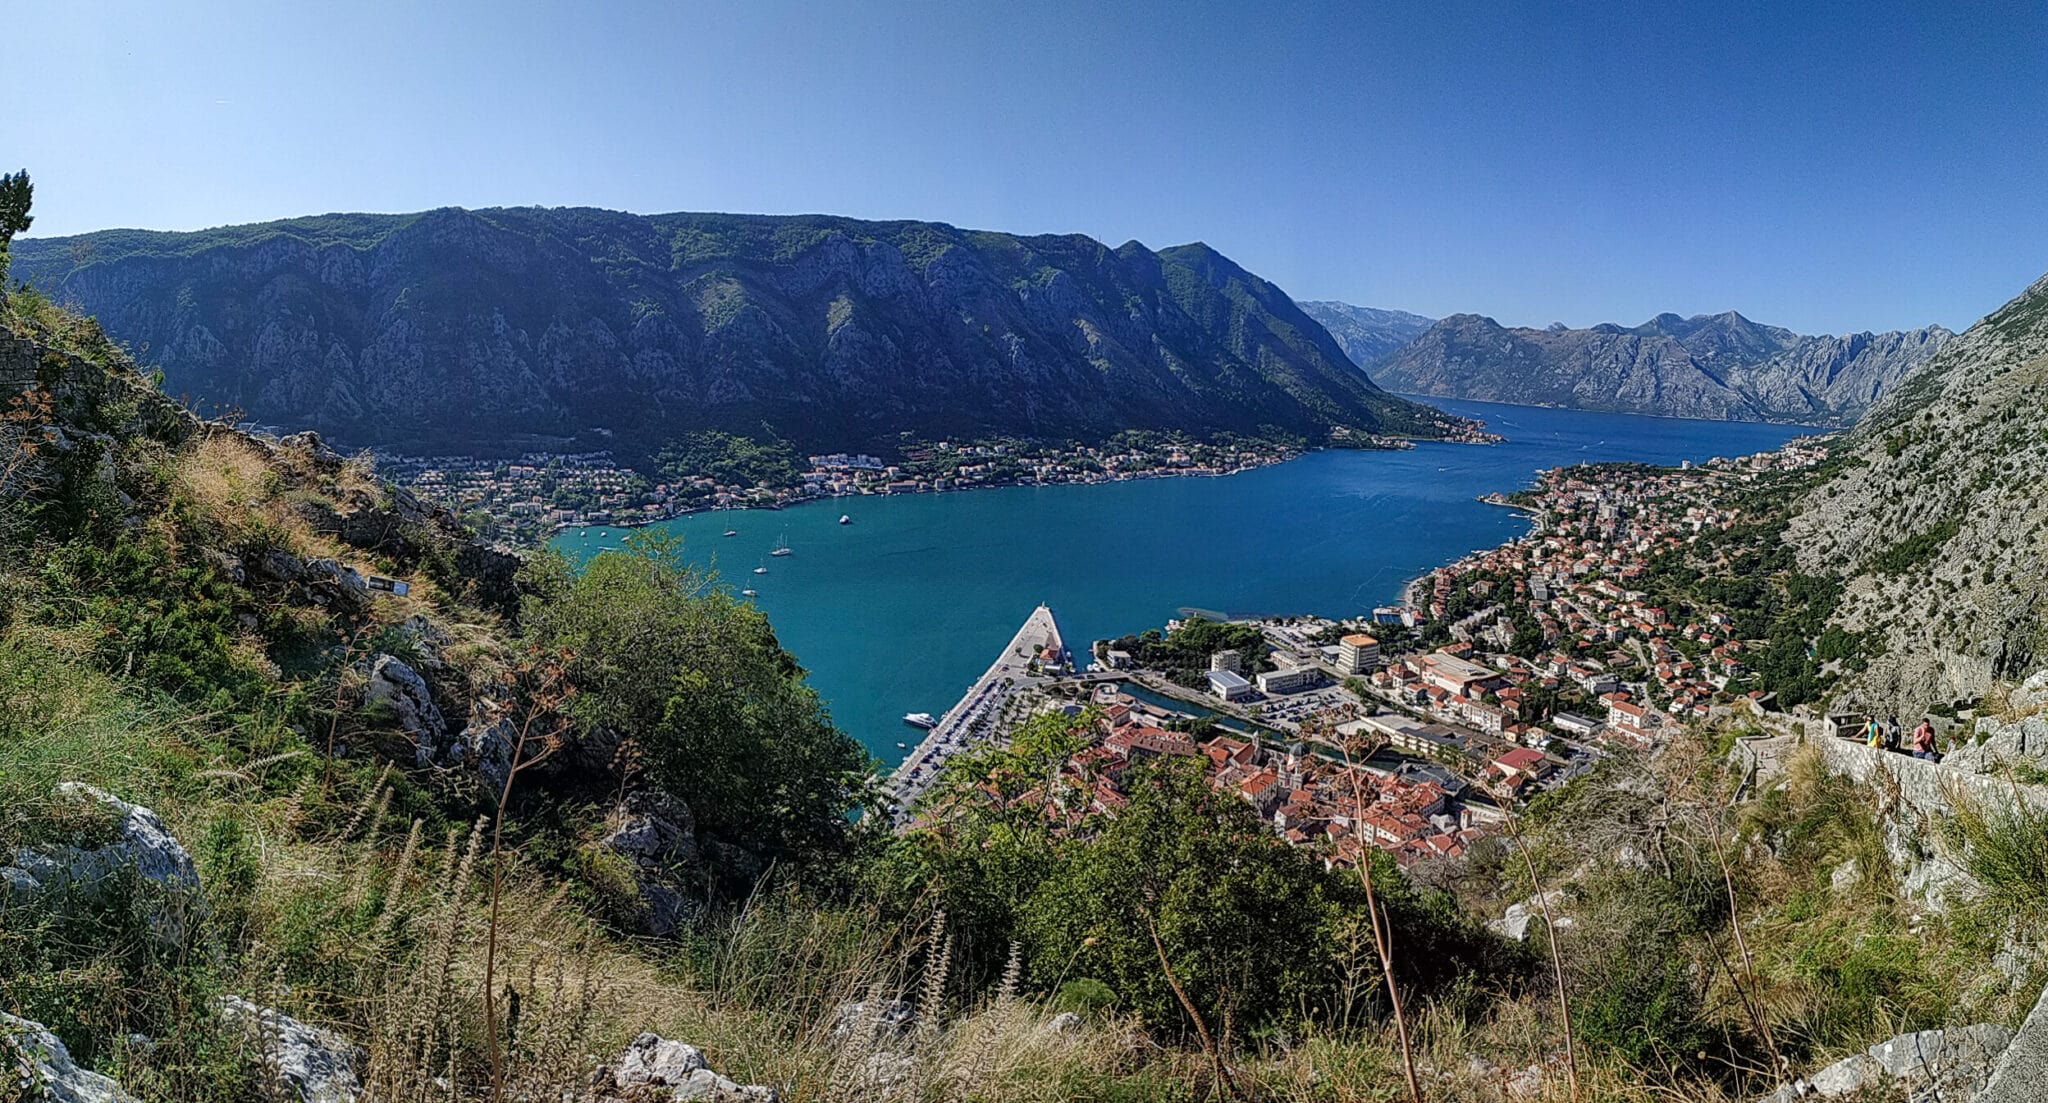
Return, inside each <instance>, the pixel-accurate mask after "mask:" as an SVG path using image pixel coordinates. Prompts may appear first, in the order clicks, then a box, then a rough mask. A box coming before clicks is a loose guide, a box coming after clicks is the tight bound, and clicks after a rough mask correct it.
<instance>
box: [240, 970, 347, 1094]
mask: <svg viewBox="0 0 2048 1103" xmlns="http://www.w3.org/2000/svg"><path fill="white" fill-rule="evenodd" d="M218 1007H219V1008H220V1013H221V1017H222V1018H224V1019H226V1020H227V1021H228V1022H230V1023H233V1024H235V1025H237V1026H240V1027H241V1028H242V1029H243V1030H244V1031H246V1032H247V1033H248V1035H249V1039H250V1041H251V1043H253V1044H254V1045H255V1046H256V1047H257V1048H258V1050H259V1051H260V1052H261V1053H262V1054H263V1061H264V1065H265V1066H266V1067H267V1068H268V1069H269V1070H270V1072H271V1074H272V1076H273V1077H274V1078H275V1080H276V1085H277V1087H278V1088H279V1089H280V1090H281V1091H282V1092H283V1093H284V1094H285V1095H286V1096H288V1097H289V1098H292V1099H297V1100H299V1103H355V1100H356V1099H357V1098H359V1097H360V1096H361V1095H362V1091H363V1089H362V1082H361V1081H360V1079H359V1078H358V1077H357V1075H356V1050H355V1047H354V1046H352V1045H350V1044H349V1043H348V1041H347V1040H346V1039H344V1038H342V1037H340V1036H339V1035H337V1034H334V1033H332V1032H330V1031H326V1030H322V1029H320V1028H318V1027H312V1026H307V1025H306V1024H305V1023H302V1022H300V1021H299V1020H297V1019H294V1018H292V1017H291V1016H289V1015H286V1014H284V1013H283V1012H281V1011H274V1010H272V1009H270V1008H267V1007H259V1006H257V1005H256V1004H253V1003H251V1002H249V1001H248V1000H245V999H243V998H242V997H240V996H223V997H222V998H221V1000H220V1002H219V1004H218Z"/></svg>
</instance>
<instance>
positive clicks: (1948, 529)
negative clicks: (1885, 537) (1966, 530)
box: [1870, 519, 1962, 574]
mask: <svg viewBox="0 0 2048 1103" xmlns="http://www.w3.org/2000/svg"><path fill="white" fill-rule="evenodd" d="M1960 531H1962V522H1960V521H1957V520H1954V519H1951V520H1947V521H1942V522H1940V523H1938V524H1936V525H1935V526H1934V527H1932V528H1929V529H1927V530H1926V531H1924V532H1916V533H1914V534H1913V535H1911V536H1908V537H1906V538H1905V539H1903V540H1900V541H1899V542H1898V543H1896V544H1893V545H1891V546H1890V547H1888V548H1885V549H1884V550H1882V551H1880V552H1878V553H1877V554H1876V555H1873V556H1871V557H1870V569H1871V570H1873V571H1876V572H1878V573H1880V574H1905V573H1906V572H1907V571H1910V570H1912V569H1913V568H1914V567H1917V566H1919V565H1920V564H1922V563H1925V562H1927V561H1928V560H1930V559H1933V558H1934V557H1935V556H1936V555H1937V554H1939V553H1940V551H1941V549H1942V547H1943V546H1944V545H1946V544H1947V543H1948V542H1949V541H1950V540H1953V539H1955V535H1956V533H1958V532H1960Z"/></svg>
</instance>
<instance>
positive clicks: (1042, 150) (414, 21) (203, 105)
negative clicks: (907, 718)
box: [0, 0, 2048, 332]
mask: <svg viewBox="0 0 2048 1103" xmlns="http://www.w3.org/2000/svg"><path fill="white" fill-rule="evenodd" d="M174 9H175V10H174ZM8 21H9V23H10V30H9V36H8V37H9V39H10V41H9V45H8V58H9V69H10V70H11V72H10V78H11V79H9V80H8V82H7V83H8V85H9V87H10V89H11V93H10V99H11V100H12V101H14V102H13V103H11V104H10V106H9V107H8V109H7V110H6V111H5V112H4V113H0V163H4V164H5V167H7V168H13V167H17V166H20V165H26V166H27V167H28V168H29V170H30V172H31V173H32V175H33V176H34V177H35V179H36V183H37V194H36V209H37V222H36V225H35V228H34V232H35V233H36V234H37V235H56V234H65V233H75V232H81V231H86V230H93V229H101V228H106V227H111V226H143V227H151V228H163V229H189V228H196V227H202V226H210V225H219V224H223V223H233V222H251V221H260V220H265V219H271V218H279V217H286V216H291V215H300V214H312V213H319V212H325V211H335V210H372V211H404V210H417V209H421V208H427V207H436V206H448V205H459V206H469V207H481V206H497V205H510V204H528V203H537V204H548V205H592V206H602V207H614V208H621V209H626V210H635V211H644V212H653V211H672V210H726V211H761V212H800V211H822V212H831V213H838V214H847V215H854V216H859V217H869V218H928V219H937V220H941V221H946V222H951V223H955V224H957V225H963V226H973V227H981V228H989V229H999V230H1010V231H1016V232H1022V233H1052V232H1060V233H1065V232H1080V233H1086V234H1090V235H1092V236H1095V237H1098V238H1101V239H1103V240H1105V241H1107V242H1109V243H1111V244H1117V243H1121V242H1123V241H1125V240H1128V239H1131V238H1136V239H1138V240H1140V241H1143V242H1145V243H1146V244H1148V245H1152V246H1155V247H1158V246H1165V245H1171V244H1177V243H1180V242H1184V241H1191V240H1203V241H1207V242H1209V243H1210V244H1211V245H1214V246H1216V247H1217V248H1219V249H1221V250H1223V251H1224V252H1225V253H1227V254H1229V255H1230V256H1232V257H1233V258H1235V259H1236V260H1238V261H1239V262H1240V263H1242V264H1244V265H1245V266H1246V267H1248V268H1250V269H1251V270H1253V271H1255V272H1258V273H1260V274H1261V275H1264V276H1266V277H1268V278H1270V279H1272V280H1274V281H1275V282H1276V283H1278V284H1279V285H1280V286H1282V287H1283V288H1285V289H1286V290H1287V291H1288V292H1290V293H1291V294H1293V295H1295V296H1296V297H1297V298H1338V299H1345V300H1348V301H1351V302H1357V303H1364V304H1369V305H1375V306H1392V307H1400V308H1404V309H1409V310H1415V311H1418V312H1421V313H1426V314H1432V315H1438V314H1444V313H1450V312H1453V311H1459V310H1472V311H1478V312H1481V313H1486V314H1491V315H1493V316H1494V317H1497V318H1499V319H1500V320H1501V321H1503V322H1507V323H1509V324H1533V325H1541V324H1544V323H1547V322H1550V321H1553V320H1562V321H1564V322H1567V323H1570V324H1573V325H1585V324H1590V323H1593V322H1597V321H1603V320H1620V321H1624V322H1636V321H1640V320H1643V319H1645V318H1648V317H1649V316H1650V315H1652V314H1654V313H1656V312H1658V311H1662V310H1676V311H1679V312H1681V313H1694V312H1700V311H1718V310H1724V309H1731V308H1732V309H1738V310H1741V311H1743V312H1744V313H1745V314H1748V315H1750V316H1751V317H1753V318H1757V319H1759V320H1763V321H1769V322H1775V323H1779V324H1783V325H1789V326H1792V327H1793V328H1796V329H1799V330H1801V331H1806V332H1822V331H1825V332H1842V331H1848V330H1854V329H1886V328H1896V327H1901V326H1908V325H1918V324H1923V323H1926V322H1937V321H1938V322H1941V323H1944V324H1947V325H1949V326H1951V327H1955V328H1961V327H1962V326H1963V325H1965V324H1967V323H1969V322H1971V321H1973V320H1974V319H1976V318H1977V317H1979V316H1980V315H1982V314H1984V313H1986V312H1987V311H1989V310H1991V309H1993V308H1995V307H1996V306H1998V305H1999V304H2000V303H2002V302H2004V301H2005V300H2006V299H2007V298H2009V297H2011V296H2012V295H2014V294H2016V293H2017V292H2018V291H2019V290H2020V289H2021V288H2022V287H2024V286H2025V285H2026V284H2027V283H2029V282H2030V281H2032V280H2033V279H2034V278H2035V277H2036V276H2038V275H2040V274H2041V272H2042V271H2044V270H2048V204H2044V202H2043V200H2044V197H2048V50H2044V49H2042V48H2041V47H2040V43H2041V42H2043V41H2048V5H2042V4H2038V3H2033V4H2027V3H2010V4H2002V5H2000V4H1979V5H1966V4H1947V3H1944V4H1920V5H1899V6H1893V5H1887V4H1866V3H1857V4H1840V5H1835V4H1818V3H1816V4H1796V3H1761V4H1754V5H1749V4H1733V3H1730V4H1700V5H1688V4H1661V3H1630V4H1613V5H1603V4H1595V3H1584V4H1576V3H1575V4H1557V5H1549V4H1538V3H1520V4H1458V3H1414V4H1368V3H1337V4H1290V3H1260V4H1242V5H1223V4H1205V3H1192V2H1184V3H1164V4H1141V3H1128V4H1119V3H1108V2H1098V3H1076V4H1061V3H1032V2H1029V0H1016V2H1008V3H982V2H977V0H952V2H946V3H930V4H910V3H906V4H892V5H863V4H835V5H823V4H820V5H804V4H793V3H784V2H778V0H747V2H744V3H737V4H730V5H728V4H701V5H700V4H680V3H678V4H668V3H659V4H657V3H624V2H605V0H590V2H584V3H576V4H569V3H563V4H538V3H532V4H528V3H517V2H495V3H475V4H472V3H460V2H453V0H440V2H437V3H432V4H425V3H422V4H417V5H414V4H383V3H375V2H360V0H359V2H355V3H350V4H346V5H342V4H321V5H310V4H278V3H251V4H226V3H222V4H198V3H193V4H182V5H175V6H174V5H166V4H159V3H133V4H110V3H96V2H93V0H62V2H56V0H49V2H46V0H26V2H24V0H15V2H14V3H12V4H10V5H9V15H8Z"/></svg>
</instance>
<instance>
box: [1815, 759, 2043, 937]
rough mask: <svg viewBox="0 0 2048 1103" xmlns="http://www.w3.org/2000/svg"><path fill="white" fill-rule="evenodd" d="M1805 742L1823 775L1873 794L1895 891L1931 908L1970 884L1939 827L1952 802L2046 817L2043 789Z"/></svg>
mask: <svg viewBox="0 0 2048 1103" xmlns="http://www.w3.org/2000/svg"><path fill="white" fill-rule="evenodd" d="M1813 742H1814V745H1815V746H1817V747H1818V748H1819V749H1820V753H1821V760H1822V761H1823V762H1824V763H1826V765H1827V768H1828V770H1829V772H1831V773H1836V774H1842V775H1844V776H1847V777H1849V778H1852V779H1854V780H1855V781H1856V782H1858V783H1859V784H1860V785H1861V786H1863V787H1864V789H1865V790H1866V791H1868V792H1870V793H1871V794H1873V795H1874V797H1875V798H1876V800H1877V802H1878V822H1879V824H1880V825H1881V826H1882V827H1883V829H1884V833H1885V849H1886V851H1887V853H1888V855H1889V857H1890V858H1891V860H1892V866H1893V868H1894V869H1896V870H1897V871H1898V872H1899V876H1900V881H1899V889H1900V891H1901V892H1902V893H1904V894H1905V895H1906V896H1907V897H1909V898H1912V899H1917V900H1920V901H1923V902H1924V903H1926V904H1927V905H1928V906H1930V907H1933V908H1937V909H1938V908H1941V907H1944V906H1946V904H1947V903H1948V902H1949V900H1950V899H1951V897H1952V896H1953V895H1954V894H1955V893H1958V892H1969V891H1971V889H1972V887H1973V884H1974V882H1972V881H1971V879H1970V877H1969V874H1968V873H1966V872H1965V871H1964V870H1963V867H1962V866H1961V865H1959V864H1958V863H1957V860H1956V855H1955V854H1954V853H1953V852H1952V850H1951V848H1950V846H1949V845H1948V843H1947V841H1946V840H1945V839H1944V838H1943V834H1942V825H1943V824H1944V823H1945V822H1946V821H1947V820H1949V819H1950V818H1951V817H1953V816H1954V815H1955V810H1956V806H1957V804H1958V802H1963V801H1967V802H1971V803H1973V804H1975V805H1976V806H1977V807H1979V808H1993V809H1995V808H2008V807H2011V806H2012V804H2013V803H2014V802H2016V801H2024V802H2026V803H2027V804H2029V805H2031V806H2033V807H2034V808H2035V809H2037V810H2041V811H2044V812H2048V789H2044V788H2043V787H2041V786H2034V785H2016V784H2014V783H2013V782H2011V781H2010V780H2009V779H2007V778H2005V777H2002V776H1997V775H1991V774H1978V773H1973V772H1970V771H1967V770H1964V769H1960V768H1957V767H1955V766H1952V765H1950V763H1949V762H1946V761H1945V762H1941V763H1934V762H1928V761H1926V760H1924V759H1918V758H1914V757H1912V756H1911V755H1903V754H1897V753H1894V752H1891V751H1885V750H1879V749H1875V748H1871V747H1866V746H1864V745H1863V744H1862V743H1860V742H1857V741H1855V740H1850V739H1830V738H1825V737H1820V738H1817V739H1815V740H1814V741H1813Z"/></svg>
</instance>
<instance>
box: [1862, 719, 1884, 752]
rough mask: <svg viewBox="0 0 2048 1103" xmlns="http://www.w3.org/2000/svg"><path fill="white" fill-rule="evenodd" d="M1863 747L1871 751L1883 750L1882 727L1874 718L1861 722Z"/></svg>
mask: <svg viewBox="0 0 2048 1103" xmlns="http://www.w3.org/2000/svg"><path fill="white" fill-rule="evenodd" d="M1863 745H1864V746H1866V747H1869V748H1871V749H1873V750H1879V751H1881V750H1883V749H1884V725H1883V724H1880V723H1878V721H1877V717H1875V716H1873V717H1871V718H1870V719H1868V720H1866V721H1864V722H1863Z"/></svg>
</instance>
